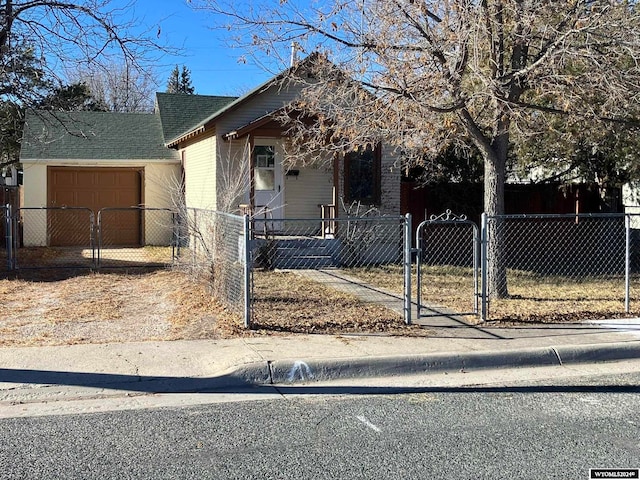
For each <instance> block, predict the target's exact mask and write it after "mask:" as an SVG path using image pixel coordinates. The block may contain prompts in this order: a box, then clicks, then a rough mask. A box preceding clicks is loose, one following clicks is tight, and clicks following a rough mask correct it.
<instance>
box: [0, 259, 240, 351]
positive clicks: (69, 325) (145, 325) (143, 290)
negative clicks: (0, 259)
mask: <svg viewBox="0 0 640 480" xmlns="http://www.w3.org/2000/svg"><path fill="white" fill-rule="evenodd" d="M66 273H67V275H66V276H61V275H62V274H63V272H61V271H58V272H53V273H51V272H49V273H44V272H43V273H35V274H29V275H28V276H26V277H25V276H23V277H22V278H16V279H4V280H0V345H5V346H17V345H25V346H27V345H59V344H75V343H106V342H123V341H124V342H138V341H150V340H175V339H194V338H220V337H225V336H230V335H233V334H234V333H235V332H236V330H239V327H240V323H239V321H238V320H237V318H236V317H234V316H232V315H230V314H228V312H226V311H225V309H224V308H223V307H221V306H220V305H219V304H218V303H217V302H215V301H213V300H212V299H211V296H210V295H208V294H207V291H206V287H205V286H204V285H202V284H199V283H194V282H193V280H192V279H191V278H190V277H188V276H187V275H185V274H183V273H180V272H176V271H167V270H158V271H153V272H145V273H140V274H126V273H100V274H94V273H80V274H76V275H68V274H69V272H66Z"/></svg>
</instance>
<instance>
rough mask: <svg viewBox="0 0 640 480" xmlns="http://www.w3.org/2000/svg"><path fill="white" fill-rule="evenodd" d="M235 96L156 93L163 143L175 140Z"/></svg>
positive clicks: (231, 100)
mask: <svg viewBox="0 0 640 480" xmlns="http://www.w3.org/2000/svg"><path fill="white" fill-rule="evenodd" d="M236 98H237V97H217V96H212V95H187V94H184V93H156V102H157V107H158V112H159V113H160V118H161V120H162V130H163V134H164V141H165V143H169V142H170V141H171V140H175V139H176V138H177V137H179V136H180V135H182V134H184V133H187V132H188V131H189V130H191V129H192V128H193V127H195V126H196V125H198V124H199V123H200V122H201V121H202V120H203V119H204V118H207V117H208V116H210V115H211V114H213V113H215V112H217V111H218V110H220V109H222V108H223V107H224V106H226V105H228V104H229V103H231V102H233V101H234V100H235V99H236Z"/></svg>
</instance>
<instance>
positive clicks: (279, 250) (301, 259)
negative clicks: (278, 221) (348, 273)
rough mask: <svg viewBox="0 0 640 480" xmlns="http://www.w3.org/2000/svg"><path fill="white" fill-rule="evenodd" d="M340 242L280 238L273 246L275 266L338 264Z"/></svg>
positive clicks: (330, 265)
mask: <svg viewBox="0 0 640 480" xmlns="http://www.w3.org/2000/svg"><path fill="white" fill-rule="evenodd" d="M339 250H340V242H339V241H338V240H335V239H322V238H298V239H295V238H294V239H278V240H275V241H274V246H273V268H279V269H303V268H305V269H306V268H311V269H313V268H329V267H335V266H338V262H337V254H338V252H339Z"/></svg>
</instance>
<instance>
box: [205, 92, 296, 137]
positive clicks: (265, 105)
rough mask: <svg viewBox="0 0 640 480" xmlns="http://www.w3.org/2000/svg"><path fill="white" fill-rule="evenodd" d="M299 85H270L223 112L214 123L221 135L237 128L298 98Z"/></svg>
mask: <svg viewBox="0 0 640 480" xmlns="http://www.w3.org/2000/svg"><path fill="white" fill-rule="evenodd" d="M299 94H300V87H296V86H295V85H290V86H288V87H282V88H278V87H275V86H274V87H270V88H268V89H266V90H265V91H263V92H261V93H259V94H258V95H256V96H255V97H253V98H251V99H250V100H249V101H247V102H245V103H244V104H243V105H241V106H240V107H238V108H237V109H235V110H232V111H230V112H229V113H227V114H225V115H224V116H223V117H222V118H221V119H220V121H219V122H218V123H217V124H216V129H217V130H218V132H219V133H220V134H221V135H224V134H226V133H229V132H231V131H233V130H235V129H238V128H240V127H242V126H244V125H247V124H248V123H251V122H252V121H254V120H256V119H258V118H260V117H263V116H265V115H267V114H269V113H271V112H273V111H275V110H278V109H279V108H282V107H283V106H284V105H286V104H288V103H290V102H291V101H293V100H295V99H297V98H298V96H299Z"/></svg>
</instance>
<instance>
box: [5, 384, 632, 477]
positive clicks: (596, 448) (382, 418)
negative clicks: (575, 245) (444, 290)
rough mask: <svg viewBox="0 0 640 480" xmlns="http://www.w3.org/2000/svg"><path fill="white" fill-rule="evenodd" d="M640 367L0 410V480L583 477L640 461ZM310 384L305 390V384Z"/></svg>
mask: <svg viewBox="0 0 640 480" xmlns="http://www.w3.org/2000/svg"><path fill="white" fill-rule="evenodd" d="M638 385H640V374H638V373H633V374H624V375H615V376H612V375H608V376H597V377H593V376H592V377H588V378H579V379H568V380H567V379H563V380H556V381H549V380H544V381H536V382H534V384H532V383H531V382H526V383H522V382H520V383H517V382H516V383H513V384H510V385H507V386H490V387H465V388H459V387H447V388H435V387H421V388H418V389H412V388H406V389H404V390H403V392H402V393H397V392H396V393H390V392H389V391H388V390H381V391H378V390H376V388H368V389H362V390H354V391H353V392H352V393H354V392H357V393H358V394H345V393H346V392H347V391H348V390H344V391H342V394H338V395H336V394H335V392H336V391H335V390H332V389H327V390H323V389H322V388H314V387H312V388H308V389H305V388H302V389H300V388H299V387H290V388H288V389H284V390H282V393H283V397H282V398H279V399H275V400H268V401H264V400H261V401H242V402H234V403H217V404H212V405H201V406H190V407H183V408H163V409H154V410H135V411H118V412H110V413H99V414H83V415H63V416H49V417H32V418H14V419H5V420H0V441H1V444H0V445H1V446H0V478H2V479H27V478H38V479H45V478H46V479H48V478H56V479H72V478H73V479H82V478H96V479H98V478H99V479H107V478H114V479H115V478H117V479H125V478H145V479H146V478H162V479H171V478H180V479H182V478H194V479H195V478H197V479H205V478H220V479H236V478H237V479H247V478H267V479H272V478H273V479H322V478H331V479H334V478H339V479H351V478H358V479H359V478H367V479H384V478H393V479H421V480H423V479H432V478H433V479H439V478H447V479H493V478H500V479H503V478H504V479H507V478H509V479H511V478H518V479H547V478H558V479H587V478H589V468H601V467H606V468H609V467H632V468H640V408H639V405H640V395H639V393H640V387H639V386H638ZM300 392H302V393H314V395H300V394H299V393H300Z"/></svg>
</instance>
